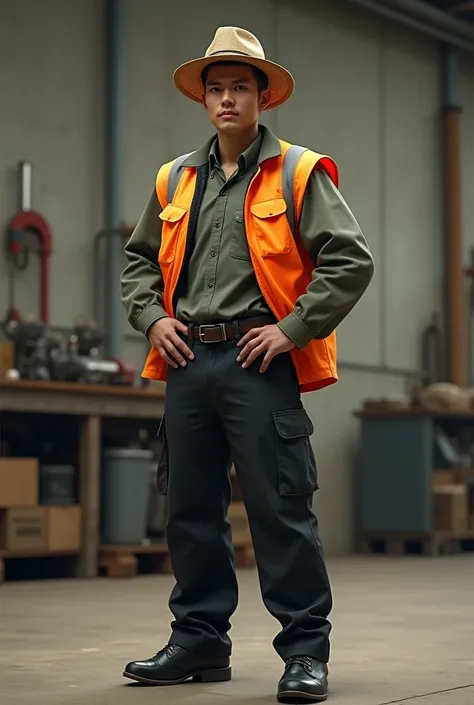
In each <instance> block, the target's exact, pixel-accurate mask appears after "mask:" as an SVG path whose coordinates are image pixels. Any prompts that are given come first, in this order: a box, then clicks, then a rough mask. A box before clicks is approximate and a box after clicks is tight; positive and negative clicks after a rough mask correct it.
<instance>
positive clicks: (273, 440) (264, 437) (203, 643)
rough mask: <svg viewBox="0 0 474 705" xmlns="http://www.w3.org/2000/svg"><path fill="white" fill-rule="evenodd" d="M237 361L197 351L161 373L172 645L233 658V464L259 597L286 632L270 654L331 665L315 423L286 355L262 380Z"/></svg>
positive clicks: (161, 476) (225, 350) (230, 350)
mask: <svg viewBox="0 0 474 705" xmlns="http://www.w3.org/2000/svg"><path fill="white" fill-rule="evenodd" d="M188 344H189V341H188ZM239 350H240V348H238V347H237V346H236V341H228V342H222V343H200V342H195V343H194V344H193V352H194V354H195V360H194V361H192V362H188V365H187V367H186V368H179V369H174V368H171V367H170V368H169V374H168V384H167V391H166V401H165V414H164V417H163V422H162V424H161V427H160V431H159V434H160V435H161V437H162V441H163V451H162V454H161V458H160V462H159V467H158V489H159V492H160V493H162V494H167V495H168V512H169V521H168V528H167V538H168V545H169V551H170V559H171V564H172V568H173V572H174V576H175V579H176V585H175V587H174V589H173V591H172V594H171V597H170V609H171V611H172V613H173V615H174V617H175V619H174V621H173V622H172V634H171V637H170V643H173V644H177V645H179V646H182V647H183V648H186V649H188V650H190V651H196V652H200V653H202V654H207V655H209V656H212V657H214V656H215V657H216V658H219V657H222V656H227V655H229V654H230V652H231V641H230V639H229V636H228V631H229V629H230V626H231V625H230V621H229V620H230V618H231V616H232V614H233V613H234V611H235V609H236V607H237V598H238V586H237V580H236V575H235V570H234V561H233V548H232V540H231V534H230V526H229V524H228V522H227V520H226V513H227V508H228V505H229V501H230V482H229V475H228V473H229V469H230V465H231V462H234V464H235V467H236V471H237V475H238V481H239V485H240V488H241V490H242V494H243V499H244V502H245V505H246V510H247V514H248V517H249V522H250V528H251V533H252V539H253V544H254V549H255V556H256V561H257V568H258V575H259V580H260V587H261V593H262V598H263V601H264V604H265V606H266V608H267V609H268V611H269V612H270V614H272V615H273V616H274V617H275V618H276V619H277V620H278V621H279V622H280V624H281V626H282V630H281V631H280V633H279V634H278V635H277V636H276V638H275V640H274V642H273V646H274V648H275V650H276V651H277V653H278V654H279V655H280V656H281V658H282V659H284V660H287V659H288V658H289V657H290V656H294V655H298V654H306V655H309V656H313V657H315V658H317V659H319V660H321V661H324V662H327V661H328V660H329V633H330V629H331V626H330V623H329V622H328V620H327V616H328V614H329V612H330V610H331V608H332V597H331V588H330V583H329V579H328V575H327V572H326V568H325V564H324V558H323V553H322V547H321V543H320V539H319V536H318V525H317V520H316V517H315V515H314V513H313V511H312V494H313V492H314V490H315V489H317V473H316V466H315V459H314V455H313V451H312V448H311V445H310V435H311V434H312V432H313V427H312V423H311V421H310V419H309V417H308V416H307V414H306V411H305V410H304V408H303V406H302V403H301V399H300V394H299V388H298V383H297V378H296V374H295V370H294V367H293V364H292V361H291V357H290V355H289V354H282V355H279V356H277V357H275V358H274V359H273V360H272V362H271V363H270V366H269V368H268V370H267V371H266V372H265V373H263V374H261V373H260V372H259V362H260V361H259V360H258V359H257V360H256V361H255V362H254V363H253V364H252V365H251V366H250V367H249V368H247V369H244V368H242V366H241V364H239V363H238V362H236V358H237V355H238V352H239Z"/></svg>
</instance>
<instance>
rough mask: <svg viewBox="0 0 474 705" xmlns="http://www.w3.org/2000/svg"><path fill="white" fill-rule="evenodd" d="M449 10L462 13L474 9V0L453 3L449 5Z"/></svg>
mask: <svg viewBox="0 0 474 705" xmlns="http://www.w3.org/2000/svg"><path fill="white" fill-rule="evenodd" d="M447 9H448V12H452V13H453V14H454V13H460V12H469V10H474V0H469V2H459V3H458V4H457V5H452V6H451V7H448V8H447Z"/></svg>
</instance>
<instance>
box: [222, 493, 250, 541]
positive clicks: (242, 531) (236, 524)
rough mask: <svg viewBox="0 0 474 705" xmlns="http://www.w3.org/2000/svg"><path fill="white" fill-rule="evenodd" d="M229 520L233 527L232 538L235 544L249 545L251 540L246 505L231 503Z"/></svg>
mask: <svg viewBox="0 0 474 705" xmlns="http://www.w3.org/2000/svg"><path fill="white" fill-rule="evenodd" d="M227 518H228V520H229V522H230V525H231V527H232V537H233V541H234V544H238V543H242V542H243V543H249V542H250V540H251V538H250V526H249V520H248V517H247V512H246V510H245V505H244V503H243V502H231V503H230V505H229V511H228V514H227Z"/></svg>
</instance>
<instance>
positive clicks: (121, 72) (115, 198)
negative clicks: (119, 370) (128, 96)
mask: <svg viewBox="0 0 474 705" xmlns="http://www.w3.org/2000/svg"><path fill="white" fill-rule="evenodd" d="M105 9H106V14H105V34H106V37H105V38H106V71H105V96H106V103H105V125H104V130H105V222H106V229H107V231H108V232H107V237H106V258H105V302H104V309H105V316H104V318H105V320H104V323H105V332H106V351H107V355H108V356H111V357H121V356H122V353H123V346H124V341H123V320H124V319H123V308H122V301H121V296H120V275H121V273H122V270H123V266H124V255H123V238H120V237H116V231H117V230H120V229H121V228H122V227H123V224H124V217H123V208H124V190H125V95H124V92H125V3H124V0H107V2H106V6H105Z"/></svg>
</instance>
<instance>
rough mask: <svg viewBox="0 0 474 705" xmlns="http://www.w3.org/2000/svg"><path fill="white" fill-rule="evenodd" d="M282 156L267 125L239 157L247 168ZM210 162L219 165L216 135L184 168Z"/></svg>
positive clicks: (186, 160)
mask: <svg viewBox="0 0 474 705" xmlns="http://www.w3.org/2000/svg"><path fill="white" fill-rule="evenodd" d="M280 154H281V145H280V141H279V139H278V138H277V137H276V136H275V135H274V134H273V132H272V131H271V130H270V129H269V128H268V127H266V126H265V125H259V135H258V137H257V138H256V139H255V140H254V142H252V144H251V145H250V146H249V147H248V148H247V149H246V150H245V152H243V153H242V154H241V155H240V157H239V163H240V161H241V160H242V161H243V164H244V165H245V168H248V167H249V166H250V165H251V164H255V163H258V164H261V163H262V162H263V161H265V160H266V159H271V158H272V157H278V156H280ZM208 160H210V162H211V165H214V163H216V162H217V163H218V150H217V137H216V135H214V136H213V137H212V138H211V139H210V140H208V141H207V142H206V144H205V145H203V146H202V147H201V148H200V149H198V150H196V151H195V152H193V153H192V154H190V155H189V157H187V159H185V161H184V162H183V166H184V167H198V166H203V165H204V164H205V163H206V162H207V161H208Z"/></svg>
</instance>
